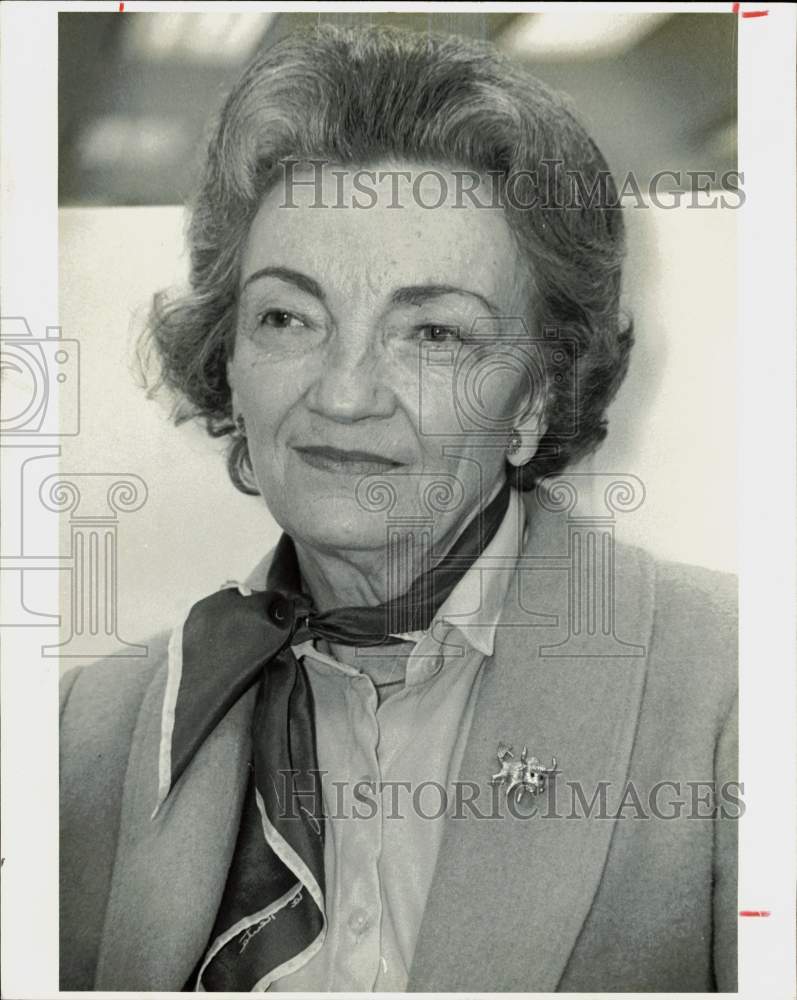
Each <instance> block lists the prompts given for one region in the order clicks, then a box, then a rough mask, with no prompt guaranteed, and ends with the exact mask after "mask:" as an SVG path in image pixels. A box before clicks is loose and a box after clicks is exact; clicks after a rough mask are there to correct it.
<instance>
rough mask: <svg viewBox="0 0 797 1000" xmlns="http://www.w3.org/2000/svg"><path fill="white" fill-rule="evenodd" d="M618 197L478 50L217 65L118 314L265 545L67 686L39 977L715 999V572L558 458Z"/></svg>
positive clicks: (723, 633) (718, 673) (555, 113)
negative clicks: (134, 658) (171, 193)
mask: <svg viewBox="0 0 797 1000" xmlns="http://www.w3.org/2000/svg"><path fill="white" fill-rule="evenodd" d="M596 192H597V193H596ZM574 199H575V200H574ZM615 199H616V195H615V190H614V187H613V185H612V183H611V180H610V178H609V174H608V171H607V169H606V165H605V163H604V160H603V158H602V156H601V154H600V152H599V150H598V149H597V148H596V146H595V144H594V143H593V142H592V140H591V139H590V138H589V136H588V135H587V133H586V132H585V130H584V128H583V127H582V126H581V125H580V124H579V123H578V121H577V119H576V118H575V117H574V115H573V113H572V112H571V110H570V109H569V107H568V105H567V104H566V103H565V102H564V101H563V100H562V99H561V98H560V97H558V96H556V95H554V94H552V93H551V92H549V91H548V90H547V89H546V88H545V87H543V86H542V85H541V84H540V83H539V82H537V81H536V80H535V79H534V78H533V77H531V76H529V75H527V74H526V72H525V71H523V70H521V69H520V68H518V67H516V66H514V65H513V64H511V63H509V62H507V61H505V60H504V59H502V58H501V57H500V56H499V55H498V54H496V53H495V52H494V51H492V50H491V49H490V48H487V47H485V46H481V45H476V44H472V43H466V42H464V41H461V40H456V39H440V38H435V37H426V36H412V35H409V34H404V33H393V32H388V31H382V30H367V31H351V32H337V31H332V30H321V31H319V32H317V33H314V34H311V35H308V36H293V37H290V38H288V39H287V40H285V41H283V42H280V43H279V44H277V45H275V46H274V47H272V48H270V49H269V50H267V51H265V52H264V53H262V54H261V55H259V56H258V58H257V59H256V60H255V61H254V62H253V63H252V64H251V65H250V66H249V68H248V69H247V70H246V72H245V73H244V75H243V77H242V79H241V80H240V82H239V83H238V84H237V86H236V87H235V88H234V90H233V91H232V93H231V95H230V96H229V98H228V100H227V102H226V104H225V106H224V108H223V110H222V113H221V116H220V119H219V123H218V127H217V129H216V131H215V134H214V136H213V138H212V140H211V143H210V147H209V152H208V157H207V164H206V168H205V171H204V176H203V180H202V184H201V188H200V190H199V193H198V197H197V199H196V202H195V206H194V210H193V216H192V222H191V227H190V230H189V240H190V249H191V276H190V289H189V290H188V292H187V294H186V295H185V296H184V297H182V298H178V299H172V300H170V301H164V300H162V299H158V300H156V305H155V308H154V310H153V315H152V320H151V324H150V331H149V332H150V337H151V342H152V343H153V344H154V347H155V349H156V351H157V354H158V358H159V361H160V368H161V372H162V377H163V380H164V381H165V382H166V384H167V385H168V386H169V387H170V388H171V389H172V390H174V392H175V393H176V394H177V397H178V398H179V400H180V401H181V405H180V408H179V410H178V419H188V418H192V417H193V418H202V419H204V420H205V421H206V424H207V428H208V431H209V432H210V434H211V435H213V436H216V437H218V436H225V435H226V436H227V437H228V439H229V444H230V448H229V470H230V473H231V475H232V478H233V481H234V482H235V484H236V486H238V487H239V488H240V489H242V490H244V491H246V492H250V493H253V494H259V495H260V497H262V500H263V502H264V504H265V506H266V507H267V508H268V510H269V511H270V513H271V516H272V517H273V518H274V519H275V520H276V522H277V523H278V524H279V526H280V527H281V529H282V531H283V534H282V537H281V539H280V541H279V543H278V545H277V547H276V549H275V550H274V551H273V552H272V553H270V554H269V555H267V556H266V557H265V558H264V559H263V560H262V561H261V562H260V564H259V565H258V566H257V567H256V568H255V569H254V571H253V573H252V575H251V577H250V578H249V579H248V580H247V581H245V582H243V583H240V584H238V585H227V586H225V587H222V588H221V589H220V590H219V591H218V592H217V593H214V594H211V595H210V596H207V597H205V598H204V599H202V600H199V601H198V602H197V603H195V604H194V605H193V607H192V608H191V609H190V610H189V612H188V614H187V615H186V617H185V619H184V620H183V621H182V622H181V623H180V624H179V625H178V626H177V627H176V628H175V630H174V631H173V632H172V633H171V635H170V636H164V637H161V638H156V639H154V640H152V641H151V642H150V644H149V655H148V658H147V660H146V661H143V662H140V663H138V662H137V663H131V662H130V661H128V660H125V659H111V660H109V661H107V662H104V663H100V664H95V665H91V666H88V667H85V668H83V669H81V670H77V671H73V672H72V673H70V674H69V675H67V677H66V680H65V683H64V701H63V706H64V707H63V709H62V734H63V744H62V786H63V803H62V812H61V820H62V848H61V871H62V922H61V942H62V959H61V961H62V965H61V987H62V988H63V989H69V990H87V989H101V990H131V991H133V990H134V991H142V990H181V989H186V990H194V989H197V990H210V991H249V990H265V989H275V990H308V991H357V990H363V991H368V990H387V991H405V990H411V991H433V990H443V991H473V990H478V991H522V992H525V991H533V992H547V991H554V990H562V991H589V992H596V991H654V990H655V991H668V992H669V991H672V992H679V991H707V990H717V989H719V990H733V989H735V950H736V944H735V926H736V923H735V921H736V916H735V914H736V901H735V895H736V875H735V850H736V848H735V819H736V817H738V815H739V812H740V809H741V806H740V800H739V796H738V786H735V785H734V784H733V778H734V774H735V754H736V751H735V744H734V723H735V708H734V694H735V640H734V637H733V617H734V616H733V607H734V596H733V588H732V586H731V585H730V584H729V582H728V581H727V580H726V579H725V578H723V577H721V576H719V575H717V574H714V573H710V572H708V571H705V570H699V569H694V568H688V567H684V566H678V565H672V564H656V563H654V561H653V560H652V559H651V558H650V557H649V556H648V555H646V554H645V553H643V552H641V551H639V550H637V549H634V548H630V547H626V546H623V545H620V544H615V542H614V538H613V535H612V531H611V526H610V525H609V526H608V527H607V526H606V519H605V517H604V518H603V520H601V518H600V517H593V516H592V515H591V514H590V513H589V512H585V511H584V508H583V497H584V495H585V482H586V480H587V478H588V477H584V476H583V475H582V476H581V477H579V476H577V475H575V474H568V475H562V472H563V470H564V469H565V468H566V467H567V466H568V464H569V463H571V462H573V460H574V459H577V458H579V457H581V456H583V455H585V454H587V453H589V452H590V451H591V450H592V449H594V448H595V446H596V445H597V444H598V443H599V442H600V441H601V440H602V438H603V436H604V434H605V428H606V419H605V413H606V408H607V406H608V404H609V402H610V400H611V399H612V397H613V395H614V393H615V392H616V390H617V388H618V386H619V384H620V382H621V380H622V378H623V375H624V373H625V370H626V366H627V361H628V354H629V351H630V346H631V336H630V332H629V330H628V328H627V325H624V324H623V322H622V320H621V318H620V315H619V308H618V299H619V291H620V273H621V259H622V254H623V227H622V220H621V216H620V212H619V211H618V208H617V205H616V200H615ZM623 484H624V485H623ZM637 485H638V486H639V485H641V484H637ZM601 488H603V486H602V487H601ZM618 489H619V490H620V492H621V493H622V491H623V489H625V492H626V495H625V498H623V497H622V496H621V497H620V498H619V500H618V499H617V497H616V496H615V500H616V502H617V503H619V504H620V505H621V506H622V504H623V503H628V502H631V501H630V500H629V497H628V492H629V490H630V491H633V489H634V481H633V479H632V478H630V477H629V478H627V479H626V480H624V481H622V480H621V481H620V486H619V487H618V486H617V484H616V483H615V484H614V485H612V484H611V483H610V484H609V487H608V488H607V492H606V496H607V498H610V494H611V495H614V494H616V493H617V490H618ZM613 490H614V493H613V492H612V491H613ZM587 492H588V491H587ZM604 513H605V511H604ZM197 596H200V595H197ZM734 790H735V791H734Z"/></svg>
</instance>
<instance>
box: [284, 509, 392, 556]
mask: <svg viewBox="0 0 797 1000" xmlns="http://www.w3.org/2000/svg"><path fill="white" fill-rule="evenodd" d="M298 507H299V503H298V502H297V503H296V504H295V505H294V506H293V508H292V509H291V510H290V511H286V512H285V516H284V517H280V516H277V515H278V513H279V512H277V511H275V512H274V516H275V517H276V519H277V521H278V522H279V523H280V525H281V526H282V528H283V530H284V531H285V532H287V534H289V535H290V536H291V538H293V539H294V541H296V542H298V543H299V544H304V545H309V546H311V547H312V548H315V549H318V550H322V551H336V550H344V549H348V550H354V549H369V550H374V549H381V548H383V547H384V545H385V543H386V540H387V522H386V520H385V516H384V514H376V513H368V512H366V511H364V510H363V509H362V507H361V506H360V505H359V504H358V503H357V502H356V501H355V500H353V499H349V500H343V499H331V498H328V497H325V498H324V499H323V501H322V500H319V501H317V502H315V503H313V502H312V501H310V502H307V500H305V501H304V502H303V503H302V507H303V509H302V510H299V509H298Z"/></svg>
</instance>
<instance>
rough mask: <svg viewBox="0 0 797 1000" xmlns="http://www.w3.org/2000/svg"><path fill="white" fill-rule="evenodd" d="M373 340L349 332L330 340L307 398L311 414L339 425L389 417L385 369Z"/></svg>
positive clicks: (390, 399) (390, 406)
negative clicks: (318, 415)
mask: <svg viewBox="0 0 797 1000" xmlns="http://www.w3.org/2000/svg"><path fill="white" fill-rule="evenodd" d="M374 340H375V337H374V334H373V333H372V332H371V333H369V332H360V333H357V332H355V331H353V330H352V331H351V332H348V333H344V334H343V335H341V336H333V337H331V338H330V340H329V342H328V347H327V350H326V351H325V352H324V356H323V358H322V361H321V369H320V371H319V374H318V378H317V379H316V381H315V382H314V383H313V385H312V386H311V388H310V391H309V393H308V396H307V401H308V405H309V406H310V408H311V409H312V410H314V411H315V412H317V413H319V414H321V415H322V416H325V417H328V418H329V419H332V420H340V421H343V422H351V421H354V420H365V419H367V418H369V417H387V416H390V414H391V413H392V411H393V407H394V396H393V391H392V390H391V388H390V386H389V385H388V384H387V383H386V381H385V366H384V363H383V359H382V358H381V356H380V352H379V350H378V347H377V346H376V344H375V343H374Z"/></svg>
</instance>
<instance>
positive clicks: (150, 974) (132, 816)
mask: <svg viewBox="0 0 797 1000" xmlns="http://www.w3.org/2000/svg"><path fill="white" fill-rule="evenodd" d="M165 681H166V669H165V668H164V669H162V670H161V671H159V673H158V674H157V675H156V677H155V679H154V680H153V683H152V684H151V685H150V688H149V690H148V692H147V694H146V696H145V698H144V701H143V703H142V707H141V712H140V715H139V722H138V725H137V728H136V732H135V735H134V738H133V743H132V748H131V753H130V762H129V764H128V770H127V776H126V780H125V791H124V796H123V802H122V814H121V821H120V830H119V837H118V846H117V855H116V863H115V866H114V872H113V878H112V882H111V892H110V898H109V903H108V910H107V913H106V918H105V926H104V929H103V937H102V942H101V945H100V954H99V960H98V965H97V974H96V979H95V983H94V989H95V990H135V991H148V990H167V991H174V990H181V989H182V988H183V986H184V984H185V982H186V980H187V979H188V977H189V976H190V974H191V972H192V971H193V969H194V966H195V964H196V962H197V960H198V959H199V957H200V955H201V952H202V950H203V948H204V947H205V946H206V945H207V942H208V937H209V935H210V933H211V930H212V927H213V922H214V920H215V917H216V912H217V909H218V906H219V902H220V900H221V895H222V892H223V890H224V883H225V880H226V877H227V871H228V868H229V864H230V861H231V859H232V853H233V850H234V847H235V841H236V836H237V833H238V826H239V822H240V814H241V808H242V805H243V797H244V793H245V790H246V778H247V766H246V764H247V760H248V759H249V753H250V735H249V725H250V721H251V715H252V711H253V707H254V697H255V692H254V690H251V691H249V692H247V693H246V694H245V695H244V696H243V697H242V698H241V700H240V701H239V702H237V703H236V705H235V706H234V707H233V708H232V709H231V711H230V712H229V713H228V714H227V716H225V718H224V719H223V720H222V721H221V722H220V723H219V725H218V726H217V727H216V729H215V730H214V731H213V733H212V734H211V735H210V736H209V737H208V739H207V740H206V741H205V742H204V743H203V745H202V747H201V748H200V749H199V751H198V752H197V755H196V757H195V759H194V760H193V761H192V763H191V765H190V766H189V767H188V768H187V770H186V771H185V773H184V774H183V776H182V778H181V779H180V780H179V781H178V782H177V784H176V785H175V787H174V788H173V789H172V792H171V793H170V795H169V797H168V798H167V800H166V801H165V803H164V804H163V805H162V806H161V808H160V810H159V812H158V814H157V816H156V817H155V818H154V819H152V818H151V817H152V811H153V808H154V805H155V802H156V801H157V795H158V751H159V744H160V716H161V713H160V706H161V705H162V703H163V695H164V688H165Z"/></svg>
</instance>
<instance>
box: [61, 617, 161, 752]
mask: <svg viewBox="0 0 797 1000" xmlns="http://www.w3.org/2000/svg"><path fill="white" fill-rule="evenodd" d="M168 644H169V633H168V632H163V633H160V634H158V635H155V636H153V637H152V638H151V639H149V640H148V641H147V642H146V644H145V646H146V650H147V653H146V655H145V656H140V657H130V656H125V655H123V651H122V650H120V654H119V655H118V656H114V655H111V656H108V657H106V658H105V659H102V660H97V661H95V662H93V663H88V664H85V665H83V666H78V667H74V668H73V669H71V670H68V671H67V672H66V673H65V674H64V675H63V677H62V678H61V684H60V688H61V691H60V695H61V697H60V703H61V710H60V719H61V756H62V762H64V763H66V762H68V761H70V760H73V761H77V759H78V758H80V757H83V756H85V755H86V754H87V753H89V752H90V753H94V754H95V755H97V754H99V753H102V755H103V758H104V759H105V760H106V762H107V760H108V758H109V757H114V756H117V755H118V756H120V757H122V756H125V758H126V753H127V750H128V749H129V742H130V739H131V738H132V733H133V730H134V727H135V723H136V720H137V718H138V716H139V713H140V710H141V705H142V702H143V700H144V696H145V694H146V692H147V691H148V690H149V688H150V685H151V684H152V683H153V682H154V681H155V679H156V678H157V676H158V675H159V673H160V672H161V671H165V670H166V666H167V656H168Z"/></svg>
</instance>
